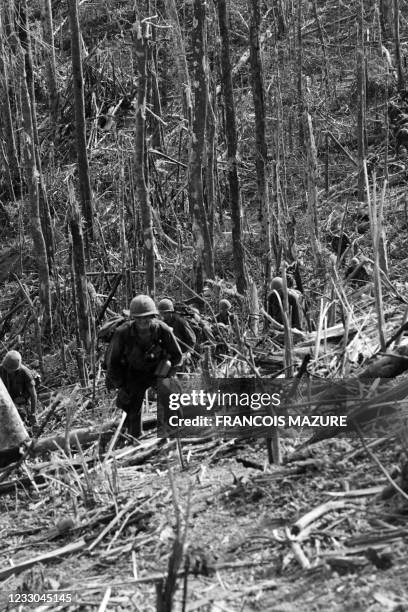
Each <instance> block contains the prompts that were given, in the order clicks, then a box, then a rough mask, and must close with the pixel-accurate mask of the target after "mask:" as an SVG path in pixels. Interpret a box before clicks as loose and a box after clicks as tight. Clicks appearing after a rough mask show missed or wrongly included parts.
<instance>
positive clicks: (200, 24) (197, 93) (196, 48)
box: [188, 0, 214, 289]
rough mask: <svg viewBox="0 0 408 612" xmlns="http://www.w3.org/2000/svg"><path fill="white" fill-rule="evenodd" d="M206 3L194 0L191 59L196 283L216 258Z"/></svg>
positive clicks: (210, 270)
mask: <svg viewBox="0 0 408 612" xmlns="http://www.w3.org/2000/svg"><path fill="white" fill-rule="evenodd" d="M205 7H206V2H205V0H194V18H193V30H192V62H193V66H194V78H193V90H194V107H193V115H194V116H193V125H192V135H191V137H192V141H191V147H190V160H189V186H188V193H189V202H190V207H191V212H192V217H193V233H194V238H195V241H196V256H197V261H196V286H197V288H198V289H199V288H200V285H201V284H202V278H203V277H204V278H213V277H214V257H213V248H212V244H211V238H210V231H209V227H208V219H207V213H206V210H205V205H204V192H203V167H204V161H205V158H204V154H205V134H206V129H205V128H206V119H207V110H208V67H207V50H206V27H205V24H206V8H205Z"/></svg>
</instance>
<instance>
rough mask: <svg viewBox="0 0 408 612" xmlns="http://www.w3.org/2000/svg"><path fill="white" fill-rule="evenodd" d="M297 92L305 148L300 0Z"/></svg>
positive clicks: (299, 1) (299, 9)
mask: <svg viewBox="0 0 408 612" xmlns="http://www.w3.org/2000/svg"><path fill="white" fill-rule="evenodd" d="M297 44H298V57H297V64H298V65H297V70H298V72H297V90H298V117H299V146H300V147H303V111H304V100H303V72H302V65H303V37H302V0H298V4H297Z"/></svg>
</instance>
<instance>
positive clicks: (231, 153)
mask: <svg viewBox="0 0 408 612" xmlns="http://www.w3.org/2000/svg"><path fill="white" fill-rule="evenodd" d="M217 7H218V22H219V28H220V37H221V72H222V91H223V96H224V100H225V137H226V141H227V154H228V183H229V197H230V206H231V219H232V250H233V254H234V265H235V277H236V283H237V289H238V291H239V292H240V293H244V292H245V291H246V289H247V286H248V274H247V269H246V263H245V251H244V247H243V240H242V222H241V200H240V187H239V178H238V167H237V166H238V164H237V128H236V120H235V103H234V93H233V89H232V70H231V59H230V43H229V32H228V17H227V7H226V2H225V0H218V3H217Z"/></svg>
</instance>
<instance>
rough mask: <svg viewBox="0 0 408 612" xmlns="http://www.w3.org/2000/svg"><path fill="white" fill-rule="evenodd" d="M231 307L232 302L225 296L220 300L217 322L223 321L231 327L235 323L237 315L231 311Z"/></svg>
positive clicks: (216, 316)
mask: <svg viewBox="0 0 408 612" xmlns="http://www.w3.org/2000/svg"><path fill="white" fill-rule="evenodd" d="M231 308H232V305H231V302H229V301H228V300H226V299H225V298H224V299H222V300H220V303H219V305H218V314H216V315H215V320H216V321H217V323H222V324H223V325H227V326H229V327H232V326H233V325H234V322H235V315H234V314H233V313H232V312H231Z"/></svg>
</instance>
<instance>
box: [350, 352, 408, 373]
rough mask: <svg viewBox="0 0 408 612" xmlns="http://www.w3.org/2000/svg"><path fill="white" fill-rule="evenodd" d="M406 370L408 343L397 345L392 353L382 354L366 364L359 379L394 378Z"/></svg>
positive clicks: (407, 365) (407, 367)
mask: <svg viewBox="0 0 408 612" xmlns="http://www.w3.org/2000/svg"><path fill="white" fill-rule="evenodd" d="M406 370H408V344H404V345H402V346H399V347H398V348H397V349H396V350H395V351H394V352H393V353H389V354H386V355H384V356H383V357H382V358H381V359H378V360H377V361H375V362H374V363H372V364H371V365H369V366H368V368H366V369H365V370H364V371H363V372H361V374H360V375H359V379H360V380H361V379H366V378H372V379H374V378H395V376H399V375H400V374H402V373H403V372H405V371H406Z"/></svg>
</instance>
